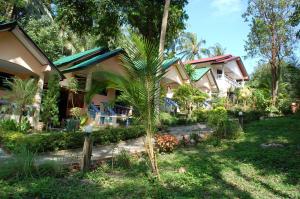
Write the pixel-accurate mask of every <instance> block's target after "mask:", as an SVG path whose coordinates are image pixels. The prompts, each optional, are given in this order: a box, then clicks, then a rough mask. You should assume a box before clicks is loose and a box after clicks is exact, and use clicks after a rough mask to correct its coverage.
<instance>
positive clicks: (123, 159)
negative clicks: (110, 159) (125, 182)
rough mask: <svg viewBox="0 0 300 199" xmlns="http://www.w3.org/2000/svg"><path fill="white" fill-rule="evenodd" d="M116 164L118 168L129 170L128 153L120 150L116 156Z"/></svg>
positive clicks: (129, 159) (129, 158)
mask: <svg viewBox="0 0 300 199" xmlns="http://www.w3.org/2000/svg"><path fill="white" fill-rule="evenodd" d="M116 164H117V166H118V167H121V168H124V169H129V168H130V167H131V157H130V154H129V153H128V151H126V150H124V149H122V150H121V151H120V153H119V154H118V155H117V156H116Z"/></svg>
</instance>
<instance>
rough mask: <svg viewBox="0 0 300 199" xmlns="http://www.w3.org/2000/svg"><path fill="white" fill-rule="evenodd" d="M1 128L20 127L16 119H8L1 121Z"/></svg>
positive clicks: (5, 129) (11, 129) (7, 129)
mask: <svg viewBox="0 0 300 199" xmlns="http://www.w3.org/2000/svg"><path fill="white" fill-rule="evenodd" d="M0 129H2V130H3V131H17V130H18V127H17V123H16V121H15V120H12V119H7V120H1V121H0Z"/></svg>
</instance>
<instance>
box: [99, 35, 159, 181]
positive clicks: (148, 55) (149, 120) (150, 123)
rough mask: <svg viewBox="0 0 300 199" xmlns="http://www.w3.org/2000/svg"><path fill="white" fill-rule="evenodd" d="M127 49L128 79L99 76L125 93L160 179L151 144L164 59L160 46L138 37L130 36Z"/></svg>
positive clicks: (118, 76)
mask: <svg viewBox="0 0 300 199" xmlns="http://www.w3.org/2000/svg"><path fill="white" fill-rule="evenodd" d="M130 38H131V40H129V41H128V42H127V44H126V46H124V49H125V51H126V55H123V56H122V65H123V66H124V68H125V69H124V70H125V71H126V74H128V75H126V76H120V75H117V74H113V73H103V72H101V73H100V74H98V75H102V76H103V77H106V79H107V80H108V81H109V84H108V87H109V88H114V89H116V90H119V91H122V93H121V96H120V99H121V100H122V101H125V102H127V103H128V104H130V105H131V106H132V107H133V109H134V110H135V111H136V113H137V116H138V118H139V120H140V121H141V123H142V124H143V126H144V127H145V129H146V135H147V137H146V142H145V147H146V150H147V153H148V156H149V160H150V163H151V169H152V172H153V173H154V174H155V175H156V176H158V175H159V174H158V167H157V162H156V154H155V151H154V146H153V143H152V138H153V134H154V132H155V124H156V121H157V118H156V117H157V109H156V108H155V107H156V106H155V104H156V103H155V100H156V99H157V98H159V82H160V80H161V79H162V77H163V75H164V72H163V71H161V70H160V67H161V64H162V59H161V56H162V55H159V54H158V46H157V44H153V43H152V42H150V41H148V40H146V39H145V38H143V37H140V36H138V35H135V34H133V35H131V37H130Z"/></svg>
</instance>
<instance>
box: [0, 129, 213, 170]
mask: <svg viewBox="0 0 300 199" xmlns="http://www.w3.org/2000/svg"><path fill="white" fill-rule="evenodd" d="M168 132H169V133H170V134H173V135H175V136H176V137H177V138H178V139H182V136H183V135H189V134H191V133H195V132H197V133H207V132H211V131H210V129H209V128H208V127H207V126H206V125H205V124H200V123H199V124H194V125H187V126H175V127H169V129H168ZM123 149H124V150H126V151H128V152H130V153H140V152H143V151H145V148H144V137H140V138H137V139H132V140H127V141H121V142H119V143H115V144H109V145H105V146H103V145H98V146H94V147H93V155H92V160H101V159H107V158H111V157H112V156H116V155H117V154H118V153H120V151H122V150H123ZM81 156H82V149H81V148H79V149H72V150H60V151H57V152H49V153H43V154H39V155H38V156H37V162H38V163H42V162H45V161H51V160H54V161H57V162H61V163H63V164H71V163H76V162H80V160H81ZM2 157H3V158H7V157H8V156H7V154H5V153H4V152H3V150H1V148H0V160H1V158H2Z"/></svg>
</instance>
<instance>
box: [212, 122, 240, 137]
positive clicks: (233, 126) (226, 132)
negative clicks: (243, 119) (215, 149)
mask: <svg viewBox="0 0 300 199" xmlns="http://www.w3.org/2000/svg"><path fill="white" fill-rule="evenodd" d="M241 133H242V129H241V127H240V124H239V123H238V121H236V120H229V119H227V120H225V121H223V122H221V123H220V124H219V126H218V127H217V128H216V129H215V131H214V135H215V136H216V137H217V138H228V139H236V138H238V137H239V136H240V135H241Z"/></svg>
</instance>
